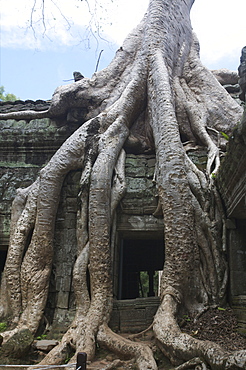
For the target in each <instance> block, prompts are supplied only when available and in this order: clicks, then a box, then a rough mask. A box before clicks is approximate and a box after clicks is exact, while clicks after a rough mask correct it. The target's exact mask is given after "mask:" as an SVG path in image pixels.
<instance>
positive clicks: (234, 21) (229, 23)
mask: <svg viewBox="0 0 246 370" xmlns="http://www.w3.org/2000/svg"><path fill="white" fill-rule="evenodd" d="M96 1H97V0H89V4H91V13H92V14H94V13H95V10H94V7H95V5H94V2H96ZM56 2H57V6H56V5H55V4H56ZM34 3H35V1H34V0H22V1H20V0H1V32H2V37H1V45H2V47H9V48H22V49H39V50H47V49H52V50H56V49H57V48H59V47H62V46H71V45H76V44H78V43H79V42H81V39H82V38H83V37H85V35H86V34H85V27H86V26H87V25H88V22H89V21H91V22H92V28H93V30H94V31H97V30H96V28H97V24H96V21H99V27H100V28H99V30H98V31H100V32H102V30H103V31H104V34H106V35H110V37H111V38H112V39H113V40H114V41H116V42H117V43H118V44H121V43H122V41H123V39H124V38H125V37H126V35H127V34H128V33H129V32H130V30H131V29H132V28H133V27H135V26H136V25H137V24H138V22H139V21H140V20H141V18H142V16H143V14H144V12H145V11H146V9H147V6H148V0H113V1H112V0H101V1H100V2H99V5H98V7H97V19H96V20H95V17H94V18H91V15H90V13H89V11H88V6H87V4H86V1H79V0H69V1H68V0H59V1H58V0H45V9H44V14H45V19H46V22H45V27H46V30H45V29H44V25H43V22H42V3H43V1H42V0H36V6H35V8H33V4H34ZM58 6H59V7H58ZM32 9H33V12H32ZM31 14H32V16H33V28H34V29H35V34H34V32H33V30H32V28H31V27H30V19H31ZM245 14H246V2H245V0H234V1H233V3H232V2H231V1H230V0H216V1H215V0H196V1H195V4H194V6H193V9H192V13H191V16H192V24H193V28H194V30H195V32H196V33H197V35H198V38H199V40H200V44H201V57H202V60H203V62H204V64H206V65H209V66H210V65H212V64H215V63H216V62H218V61H220V60H222V59H224V60H227V61H228V62H229V61H230V60H231V59H233V58H235V55H236V56H238V59H239V57H240V50H241V48H242V47H243V46H244V45H245V43H246V41H245ZM111 23H112V24H111ZM44 31H45V32H44ZM110 37H109V36H106V38H107V39H109V38H110Z"/></svg>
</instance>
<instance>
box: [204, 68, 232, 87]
mask: <svg viewBox="0 0 246 370" xmlns="http://www.w3.org/2000/svg"><path fill="white" fill-rule="evenodd" d="M211 72H212V73H213V75H214V76H215V77H216V78H217V80H218V81H219V83H220V84H221V85H235V84H238V79H239V76H238V73H237V72H236V71H231V70H229V69H226V68H222V69H216V70H212V71H211Z"/></svg>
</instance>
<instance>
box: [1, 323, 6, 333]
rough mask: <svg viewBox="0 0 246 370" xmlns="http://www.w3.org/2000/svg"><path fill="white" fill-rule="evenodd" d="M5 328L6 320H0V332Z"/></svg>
mask: <svg viewBox="0 0 246 370" xmlns="http://www.w3.org/2000/svg"><path fill="white" fill-rule="evenodd" d="M6 329H7V323H6V322H0V333H2V332H3V331H5V330H6Z"/></svg>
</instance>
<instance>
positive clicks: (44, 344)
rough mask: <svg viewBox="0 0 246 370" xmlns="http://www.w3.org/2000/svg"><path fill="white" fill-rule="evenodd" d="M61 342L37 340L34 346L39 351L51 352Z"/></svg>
mask: <svg viewBox="0 0 246 370" xmlns="http://www.w3.org/2000/svg"><path fill="white" fill-rule="evenodd" d="M58 343H59V342H58V341H57V340H48V339H43V340H37V341H34V343H33V346H34V348H36V349H38V350H39V351H43V352H49V351H51V350H52V348H54V347H55V346H56V345H57V344H58Z"/></svg>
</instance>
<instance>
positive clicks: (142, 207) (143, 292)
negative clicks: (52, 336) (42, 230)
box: [0, 58, 246, 335]
mask: <svg viewBox="0 0 246 370" xmlns="http://www.w3.org/2000/svg"><path fill="white" fill-rule="evenodd" d="M241 59H242V58H241ZM241 62H242V64H243V63H244V62H245V61H244V60H243V61H242V60H241ZM241 71H242V75H240V80H239V83H240V86H241V89H240V86H239V84H238V81H227V80H226V78H222V79H221V80H220V82H221V83H222V84H223V85H224V87H225V88H226V89H227V91H228V92H229V93H231V95H232V96H233V97H234V98H235V99H238V97H239V96H240V98H241V100H244V101H245V91H246V84H245V78H246V77H245V76H246V68H243V67H241ZM239 72H240V69H239ZM244 73H245V75H244ZM49 104H50V102H49V101H41V100H39V101H32V100H27V101H15V102H1V103H0V111H1V113H4V112H12V111H20V110H26V109H32V110H36V111H38V110H44V109H47V108H48V107H49ZM239 104H240V102H239ZM79 116H80V112H79V111H77V110H71V111H70V112H68V115H67V117H66V118H57V119H52V120H51V119H48V118H45V119H35V120H31V121H24V120H20V121H15V120H6V121H5V120H1V121H0V128H1V129H0V197H1V203H0V271H2V270H3V268H4V263H5V259H6V254H7V249H8V239H9V225H10V213H11V203H12V200H13V198H14V196H15V192H16V189H17V188H19V187H26V186H28V185H30V184H31V183H32V182H33V181H34V180H35V178H36V176H37V174H38V172H39V170H40V169H41V168H42V167H43V166H44V165H45V164H46V163H47V161H48V160H49V159H50V157H51V156H52V155H53V154H54V153H55V151H56V150H57V149H58V148H59V147H60V145H61V144H62V143H63V142H64V141H65V140H66V139H67V138H68V137H69V136H70V135H71V134H72V133H73V132H74V131H75V130H76V129H77V128H78V127H79V125H80V121H79ZM189 156H190V158H191V159H192V160H193V161H194V162H195V163H196V165H197V166H198V167H199V168H205V166H206V153H205V152H203V151H201V150H199V149H197V150H194V148H193V149H191V150H190V151H189ZM125 167H126V181H127V191H126V194H125V196H124V198H123V199H122V200H121V202H120V205H119V207H118V209H117V214H116V221H115V223H114V225H113V234H112V235H113V237H112V246H111V250H112V266H113V282H114V286H113V289H114V311H113V315H112V319H111V323H110V325H111V326H112V327H113V328H114V329H115V330H120V331H131V332H138V331H140V330H144V329H145V328H147V327H148V325H149V324H150V323H151V322H152V318H153V316H154V314H155V312H156V309H157V307H158V303H159V298H158V279H159V277H160V273H159V271H160V270H162V268H163V263H164V261H165V253H164V250H165V248H163V221H162V215H161V214H158V213H156V212H155V211H156V209H157V205H158V197H157V191H156V188H155V183H154V182H153V176H154V169H155V155H154V154H152V153H149V154H143V153H142V152H141V151H139V152H136V151H131V150H130V149H129V150H128V151H127V157H126V165H125ZM80 175H81V173H80V171H79V170H78V171H71V172H70V173H69V174H68V175H67V177H66V179H65V181H64V184H63V188H62V196H61V201H60V205H59V209H58V213H57V218H56V233H55V256H54V262H53V270H52V279H51V284H50V289H49V298H48V303H47V306H46V311H45V317H46V320H47V321H48V323H49V325H51V328H52V329H51V330H52V331H53V332H54V333H56V332H57V333H62V332H65V331H66V329H67V326H68V325H69V324H70V323H71V320H72V318H73V316H74V313H75V307H74V294H73V289H72V281H71V280H72V278H71V277H72V269H73V265H74V262H75V255H76V213H77V193H78V189H79V179H80ZM216 181H217V185H218V188H219V191H220V194H221V196H222V199H223V202H224V206H225V211H226V217H227V224H226V226H227V251H226V252H227V256H228V264H229V271H230V275H229V276H230V277H229V290H228V300H229V302H230V304H231V306H232V307H233V309H234V310H235V313H236V315H237V318H238V327H239V331H240V332H241V333H242V334H244V335H246V113H245V114H244V117H243V120H242V122H241V123H240V124H239V125H238V127H237V128H236V129H235V130H234V133H233V136H232V137H231V138H230V140H229V142H228V144H227V154H226V156H225V158H224V160H223V162H222V165H221V168H220V170H219V174H218V177H217V178H216ZM61 246H62V247H61Z"/></svg>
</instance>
